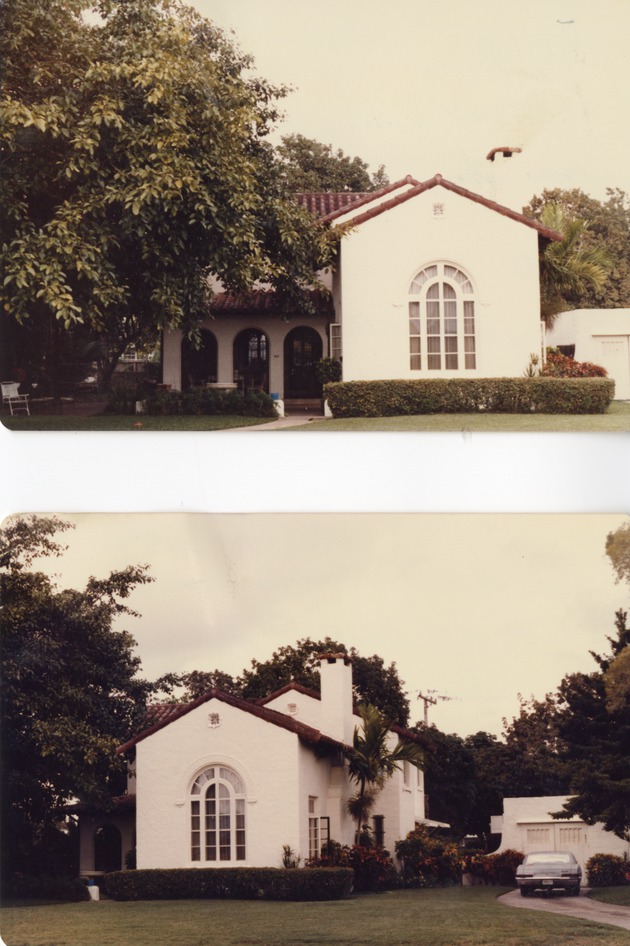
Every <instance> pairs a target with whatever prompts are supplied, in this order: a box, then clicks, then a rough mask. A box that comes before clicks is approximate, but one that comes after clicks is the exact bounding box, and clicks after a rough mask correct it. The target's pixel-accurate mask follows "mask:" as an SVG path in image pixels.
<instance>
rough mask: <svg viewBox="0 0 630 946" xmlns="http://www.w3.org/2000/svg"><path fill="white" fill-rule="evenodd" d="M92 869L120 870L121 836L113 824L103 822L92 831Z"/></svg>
mask: <svg viewBox="0 0 630 946" xmlns="http://www.w3.org/2000/svg"><path fill="white" fill-rule="evenodd" d="M94 870H96V871H111V870H122V837H121V834H120V831H119V830H118V828H117V827H116V826H115V825H113V824H103V825H101V826H100V828H97V829H96V831H95V833H94Z"/></svg>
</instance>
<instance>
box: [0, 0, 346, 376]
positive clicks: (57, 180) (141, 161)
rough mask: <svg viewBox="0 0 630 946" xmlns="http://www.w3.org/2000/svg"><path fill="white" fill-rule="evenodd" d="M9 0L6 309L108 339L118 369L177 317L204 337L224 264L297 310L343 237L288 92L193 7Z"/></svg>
mask: <svg viewBox="0 0 630 946" xmlns="http://www.w3.org/2000/svg"><path fill="white" fill-rule="evenodd" d="M86 5H88V4H86V3H84V2H82V0H5V2H4V3H3V4H2V6H1V7H0V36H1V37H2V40H1V48H0V55H1V56H2V60H3V73H2V84H1V88H0V119H1V127H0V135H1V138H0V147H1V149H2V157H3V165H4V167H3V188H2V197H1V204H0V212H1V213H2V218H3V221H4V228H3V234H2V245H3V249H2V254H1V257H2V266H3V270H4V295H3V299H2V304H3V313H2V319H4V320H9V323H10V325H11V326H14V325H15V324H16V323H18V324H19V323H23V324H26V323H27V322H28V320H38V322H39V323H40V324H41V325H43V326H44V327H45V329H46V331H47V332H48V333H49V336H50V349H51V355H50V357H51V358H52V360H54V350H55V345H56V344H58V336H59V332H60V331H61V330H63V329H66V330H67V329H70V328H73V327H74V328H75V330H77V326H79V327H80V326H87V327H88V328H89V329H90V331H92V332H96V333H98V335H99V336H100V337H101V338H103V339H104V340H105V341H106V342H107V346H108V350H109V352H110V357H109V367H108V370H109V371H110V372H111V371H112V370H113V367H114V365H115V363H116V360H117V358H118V357H119V355H120V354H121V353H122V351H124V349H125V348H126V347H127V346H128V345H129V344H130V343H132V342H134V343H142V342H143V341H144V340H146V338H147V337H149V336H152V335H154V334H155V333H156V332H157V330H158V329H160V328H162V327H164V326H181V327H183V328H184V329H185V330H186V331H189V332H193V333H194V329H195V326H196V325H197V324H198V322H199V320H200V319H201V318H202V316H203V315H204V313H205V311H206V304H207V301H208V295H209V288H208V281H207V277H208V275H209V274H211V275H213V276H215V277H217V278H219V279H220V280H221V281H222V282H223V284H224V285H225V287H226V288H227V289H230V290H234V291H242V290H246V289H248V288H250V287H251V286H252V285H253V283H254V281H256V280H261V281H263V282H266V283H268V284H270V285H271V286H273V287H275V288H276V289H277V290H278V291H279V296H280V299H281V301H283V303H284V304H286V305H287V307H289V306H290V305H292V304H295V302H296V300H299V301H300V302H301V303H302V304H303V305H307V304H308V299H307V298H306V294H305V293H304V290H305V288H306V287H308V286H309V285H310V284H311V283H312V281H313V277H314V273H315V272H316V270H317V268H318V267H319V266H320V265H321V264H323V263H325V262H326V260H327V253H328V248H329V241H328V238H326V237H324V236H323V234H322V231H320V230H319V229H318V227H317V225H316V223H315V221H314V220H313V219H311V218H310V217H309V216H308V215H307V214H306V213H305V212H304V211H302V210H301V209H300V208H299V207H298V206H297V205H296V203H295V201H294V200H293V199H292V197H291V195H290V194H289V193H288V191H287V187H286V182H285V180H284V178H283V175H282V174H281V171H280V166H279V162H278V161H277V159H276V157H275V152H274V150H273V148H272V147H271V145H270V144H268V142H267V140H266V139H267V135H268V133H269V131H270V130H271V128H272V127H273V126H274V124H275V122H276V120H277V118H278V108H277V106H278V101H279V100H280V99H281V98H282V97H283V95H284V94H285V89H284V88H278V87H274V86H271V85H269V84H268V83H267V82H265V81H264V80H263V79H261V78H258V77H256V76H253V75H252V74H251V72H250V67H251V65H252V62H251V59H250V58H249V57H248V56H246V55H243V54H242V53H241V52H240V51H239V49H238V48H237V47H236V46H235V45H234V44H233V43H232V42H231V41H229V40H228V39H227V38H226V37H225V35H224V34H223V33H222V32H221V31H220V30H218V29H217V28H216V27H214V26H213V25H212V24H211V23H210V22H208V21H207V20H205V19H203V18H201V17H200V16H198V15H197V14H196V13H195V12H194V11H193V10H192V9H191V8H188V7H186V6H184V5H182V4H181V3H179V2H178V0H100V3H98V9H99V11H100V14H101V20H100V21H99V22H98V24H97V25H88V23H87V22H86V21H85V20H84V19H83V17H82V15H81V14H82V10H83V8H84V7H85V6H86Z"/></svg>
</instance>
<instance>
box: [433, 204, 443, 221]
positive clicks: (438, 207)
mask: <svg viewBox="0 0 630 946" xmlns="http://www.w3.org/2000/svg"><path fill="white" fill-rule="evenodd" d="M445 212H446V208H445V206H444V204H443V203H442V201H438V202H437V203H435V204H433V216H434V217H443V216H444V214H445Z"/></svg>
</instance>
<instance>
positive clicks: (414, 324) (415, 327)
mask: <svg viewBox="0 0 630 946" xmlns="http://www.w3.org/2000/svg"><path fill="white" fill-rule="evenodd" d="M409 334H410V335H419V334H420V319H409Z"/></svg>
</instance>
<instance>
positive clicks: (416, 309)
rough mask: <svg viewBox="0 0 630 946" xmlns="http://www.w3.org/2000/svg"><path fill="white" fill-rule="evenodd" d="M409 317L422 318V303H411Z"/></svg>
mask: <svg viewBox="0 0 630 946" xmlns="http://www.w3.org/2000/svg"><path fill="white" fill-rule="evenodd" d="M409 318H410V319H419V318H420V303H419V302H410V303H409Z"/></svg>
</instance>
